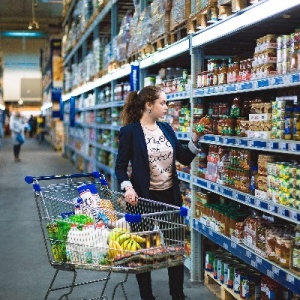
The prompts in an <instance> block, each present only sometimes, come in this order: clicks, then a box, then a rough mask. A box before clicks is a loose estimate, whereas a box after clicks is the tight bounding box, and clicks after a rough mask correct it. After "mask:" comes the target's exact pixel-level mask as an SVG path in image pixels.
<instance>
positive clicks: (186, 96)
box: [166, 91, 191, 101]
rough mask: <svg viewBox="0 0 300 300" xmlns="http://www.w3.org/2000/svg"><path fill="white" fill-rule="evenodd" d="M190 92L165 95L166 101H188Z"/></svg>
mask: <svg viewBox="0 0 300 300" xmlns="http://www.w3.org/2000/svg"><path fill="white" fill-rule="evenodd" d="M190 94H191V93H190V91H183V92H175V93H170V94H166V100H167V101H177V100H182V99H189V98H190Z"/></svg>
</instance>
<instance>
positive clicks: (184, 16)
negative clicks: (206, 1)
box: [170, 0, 191, 44]
mask: <svg viewBox="0 0 300 300" xmlns="http://www.w3.org/2000/svg"><path fill="white" fill-rule="evenodd" d="M190 13H191V0H185V1H181V0H173V3H172V8H171V11H170V17H171V18H170V39H171V44H173V43H175V42H177V41H179V40H180V39H182V38H184V37H186V36H187V35H188V30H187V29H188V26H187V25H188V19H189V16H190Z"/></svg>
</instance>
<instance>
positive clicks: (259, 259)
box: [255, 256, 262, 265]
mask: <svg viewBox="0 0 300 300" xmlns="http://www.w3.org/2000/svg"><path fill="white" fill-rule="evenodd" d="M255 261H256V262H257V263H258V264H260V265H261V264H262V258H261V257H259V256H256V258H255Z"/></svg>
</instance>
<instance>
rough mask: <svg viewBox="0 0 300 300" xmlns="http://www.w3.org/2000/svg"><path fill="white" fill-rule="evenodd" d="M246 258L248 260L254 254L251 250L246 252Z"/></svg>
mask: <svg viewBox="0 0 300 300" xmlns="http://www.w3.org/2000/svg"><path fill="white" fill-rule="evenodd" d="M246 257H248V258H251V257H252V253H251V252H250V251H249V250H246Z"/></svg>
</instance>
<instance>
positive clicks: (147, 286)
mask: <svg viewBox="0 0 300 300" xmlns="http://www.w3.org/2000/svg"><path fill="white" fill-rule="evenodd" d="M136 279H137V282H138V285H139V290H140V295H141V298H142V300H154V299H155V297H154V296H153V294H152V284H151V273H150V272H145V273H140V274H136Z"/></svg>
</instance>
